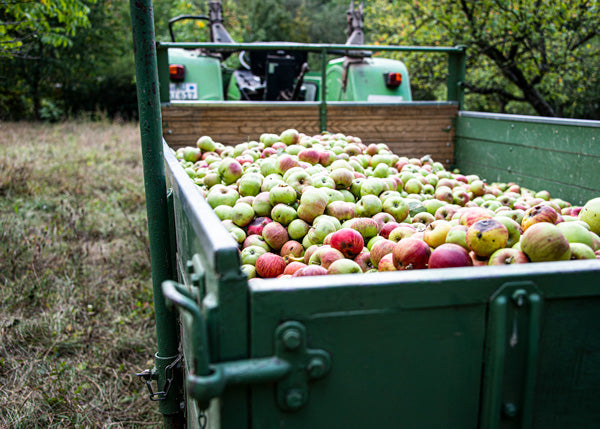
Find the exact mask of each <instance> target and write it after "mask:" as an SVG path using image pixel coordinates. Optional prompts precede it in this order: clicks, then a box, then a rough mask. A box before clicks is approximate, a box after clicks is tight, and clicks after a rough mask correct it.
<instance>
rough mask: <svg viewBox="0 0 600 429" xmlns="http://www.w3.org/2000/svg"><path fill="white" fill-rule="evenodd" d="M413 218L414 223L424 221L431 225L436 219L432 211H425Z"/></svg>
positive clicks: (423, 222)
mask: <svg viewBox="0 0 600 429" xmlns="http://www.w3.org/2000/svg"><path fill="white" fill-rule="evenodd" d="M411 220H412V223H413V224H414V223H422V224H423V225H429V224H430V223H432V222H433V221H435V217H434V216H433V215H432V214H431V213H429V212H426V211H423V212H420V213H417V214H416V215H414V216H413V217H412V219H411Z"/></svg>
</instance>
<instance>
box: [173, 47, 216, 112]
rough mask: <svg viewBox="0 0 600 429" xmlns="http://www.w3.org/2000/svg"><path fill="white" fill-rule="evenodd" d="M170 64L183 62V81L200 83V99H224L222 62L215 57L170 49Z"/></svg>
mask: <svg viewBox="0 0 600 429" xmlns="http://www.w3.org/2000/svg"><path fill="white" fill-rule="evenodd" d="M168 56H169V64H183V65H184V66H185V76H184V79H183V81H182V83H184V84H185V83H197V84H198V100H223V80H222V75H221V62H220V61H219V60H218V59H216V58H213V57H208V56H206V55H200V54H198V53H197V52H195V51H186V50H185V49H176V48H175V49H169V51H168Z"/></svg>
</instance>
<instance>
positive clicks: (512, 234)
mask: <svg viewBox="0 0 600 429" xmlns="http://www.w3.org/2000/svg"><path fill="white" fill-rule="evenodd" d="M494 219H495V220H497V221H499V222H500V223H502V224H503V225H504V226H505V227H506V229H507V231H508V240H507V241H506V247H513V246H514V245H515V244H516V243H518V242H519V240H520V239H521V231H522V229H521V225H520V224H519V223H518V222H517V221H515V220H513V219H511V218H510V217H507V216H494Z"/></svg>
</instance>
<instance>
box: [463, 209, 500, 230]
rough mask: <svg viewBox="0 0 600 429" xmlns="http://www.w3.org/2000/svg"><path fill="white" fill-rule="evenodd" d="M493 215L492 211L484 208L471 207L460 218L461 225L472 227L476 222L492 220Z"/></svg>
mask: <svg viewBox="0 0 600 429" xmlns="http://www.w3.org/2000/svg"><path fill="white" fill-rule="evenodd" d="M491 218H492V215H491V214H490V211H489V210H487V209H484V208H482V207H469V208H467V209H465V210H464V211H463V212H462V214H461V215H460V218H459V223H460V224H461V225H465V226H466V227H470V226H471V225H473V224H474V223H475V222H477V221H479V220H483V219H491Z"/></svg>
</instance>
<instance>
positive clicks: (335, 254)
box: [308, 246, 344, 269]
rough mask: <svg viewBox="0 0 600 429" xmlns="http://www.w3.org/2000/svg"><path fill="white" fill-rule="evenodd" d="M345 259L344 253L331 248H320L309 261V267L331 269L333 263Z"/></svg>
mask: <svg viewBox="0 0 600 429" xmlns="http://www.w3.org/2000/svg"><path fill="white" fill-rule="evenodd" d="M342 258H344V255H343V254H342V252H340V251H339V250H337V249H334V248H333V247H330V246H321V247H319V248H318V249H317V250H316V251H315V252H314V253H313V254H312V255H311V256H310V259H309V260H308V265H320V266H322V267H323V268H325V269H327V268H329V265H331V263H332V262H333V261H337V260H338V259H342Z"/></svg>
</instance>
